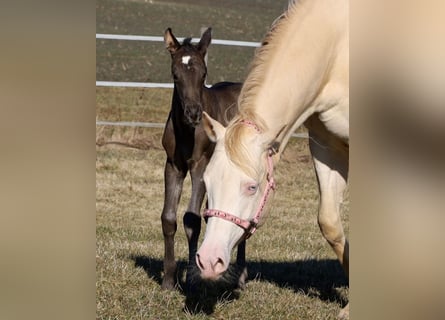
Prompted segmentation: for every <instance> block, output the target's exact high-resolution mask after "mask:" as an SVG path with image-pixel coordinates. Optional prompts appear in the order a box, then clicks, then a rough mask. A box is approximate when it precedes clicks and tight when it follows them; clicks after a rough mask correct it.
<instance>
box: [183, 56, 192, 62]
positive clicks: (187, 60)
mask: <svg viewBox="0 0 445 320" xmlns="http://www.w3.org/2000/svg"><path fill="white" fill-rule="evenodd" d="M190 58H191V57H190V56H183V57H182V63H183V64H189V62H190Z"/></svg>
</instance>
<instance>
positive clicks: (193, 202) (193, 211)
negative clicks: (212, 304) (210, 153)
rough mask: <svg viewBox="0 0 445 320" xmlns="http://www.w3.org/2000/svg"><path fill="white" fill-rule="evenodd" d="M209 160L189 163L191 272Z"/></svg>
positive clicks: (187, 230)
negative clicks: (190, 188)
mask: <svg viewBox="0 0 445 320" xmlns="http://www.w3.org/2000/svg"><path fill="white" fill-rule="evenodd" d="M207 163H208V159H207V158H205V157H201V158H200V159H199V160H198V161H193V162H190V163H189V166H190V168H189V169H190V176H191V181H192V194H191V197H190V202H189V205H188V207H187V211H186V212H185V214H184V218H183V222H184V230H185V234H186V236H187V241H188V246H189V263H188V265H189V269H188V270H189V271H190V270H191V268H193V267H194V264H195V255H196V251H197V250H198V238H199V234H200V232H201V213H200V210H201V206H202V202H203V200H204V196H205V192H206V189H205V184H204V181H203V175H204V170H205V168H206V166H207ZM190 274H191V273H190V272H187V278H186V286H187V290H189V289H191V277H190Z"/></svg>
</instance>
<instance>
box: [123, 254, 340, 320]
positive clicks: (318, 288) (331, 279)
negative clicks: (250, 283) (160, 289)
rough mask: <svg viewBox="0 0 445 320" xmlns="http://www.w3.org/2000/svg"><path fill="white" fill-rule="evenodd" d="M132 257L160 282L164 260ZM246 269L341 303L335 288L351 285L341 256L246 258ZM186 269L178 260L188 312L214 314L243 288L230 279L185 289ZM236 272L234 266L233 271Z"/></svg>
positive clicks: (256, 275)
mask: <svg viewBox="0 0 445 320" xmlns="http://www.w3.org/2000/svg"><path fill="white" fill-rule="evenodd" d="M130 258H131V259H132V260H133V261H134V265H135V267H138V268H142V269H144V270H145V272H146V273H147V275H148V276H149V277H150V278H152V279H154V280H155V281H156V282H157V283H158V284H159V285H161V283H162V274H161V272H162V269H163V261H162V260H160V259H156V258H152V257H148V256H131V257H130ZM247 269H248V272H249V278H248V280H253V279H255V280H257V281H267V282H270V283H274V284H276V285H277V286H279V287H282V288H290V289H293V290H294V291H295V292H298V293H303V294H305V295H307V296H310V297H318V298H319V299H320V300H323V301H327V302H337V303H340V304H341V305H345V304H346V302H347V301H346V300H345V297H343V296H342V295H341V294H340V293H339V291H338V290H337V289H336V288H339V287H344V286H347V285H348V281H347V279H346V277H345V275H344V272H343V270H342V268H341V266H340V264H339V262H338V260H334V259H325V260H315V259H307V260H301V261H294V262H287V261H285V262H276V261H267V260H260V261H250V262H247ZM186 270H187V262H186V261H184V260H180V261H178V264H177V276H176V279H177V289H178V290H179V291H180V292H181V293H182V294H183V295H184V296H185V298H186V299H185V305H184V310H185V311H186V312H189V313H192V314H195V313H199V312H204V313H205V314H212V313H213V312H214V310H215V306H216V304H217V302H218V301H226V302H227V301H233V300H236V299H238V298H239V297H240V290H239V289H238V288H237V287H236V285H235V284H234V283H231V282H216V283H205V282H195V284H194V286H193V289H192V290H185V289H184V288H185V287H186V286H185V283H184V281H183V279H182V277H181V275H182V274H183V273H184V272H185V271H186ZM236 272H237V271H236V268H235V271H234V272H232V275H233V274H236ZM192 274H193V272H192ZM195 278H196V277H195Z"/></svg>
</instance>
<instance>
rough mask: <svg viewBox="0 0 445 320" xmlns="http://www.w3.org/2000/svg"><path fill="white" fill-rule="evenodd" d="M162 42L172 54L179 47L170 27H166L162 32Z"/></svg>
mask: <svg viewBox="0 0 445 320" xmlns="http://www.w3.org/2000/svg"><path fill="white" fill-rule="evenodd" d="M164 42H165V47H166V48H167V50H168V51H170V53H171V54H174V53H175V52H176V51H177V50H178V49H179V48H180V47H181V45H180V43H179V42H178V40H176V38H175V36H174V35H173V33H172V29H170V28H167V29H166V30H165V32H164Z"/></svg>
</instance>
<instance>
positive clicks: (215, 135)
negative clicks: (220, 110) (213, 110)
mask: <svg viewBox="0 0 445 320" xmlns="http://www.w3.org/2000/svg"><path fill="white" fill-rule="evenodd" d="M202 115H203V117H202V120H201V121H202V126H203V127H204V130H205V132H206V133H207V136H208V137H209V139H210V141H212V142H217V141H218V140H220V139H221V138H223V137H224V134H225V133H226V128H224V126H223V125H222V124H221V123H219V122H218V121H216V120H215V119H212V117H210V116H209V115H208V113H207V112H205V111H203V113H202Z"/></svg>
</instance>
